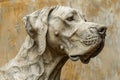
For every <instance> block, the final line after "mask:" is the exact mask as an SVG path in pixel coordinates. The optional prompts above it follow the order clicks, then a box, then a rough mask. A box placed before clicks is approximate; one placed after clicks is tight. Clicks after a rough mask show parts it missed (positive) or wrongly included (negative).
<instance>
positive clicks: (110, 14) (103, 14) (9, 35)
mask: <svg viewBox="0 0 120 80" xmlns="http://www.w3.org/2000/svg"><path fill="white" fill-rule="evenodd" d="M56 4H59V5H71V6H72V7H74V8H77V9H79V10H82V11H83V13H84V14H85V16H86V18H87V20H88V21H94V22H98V23H102V24H105V25H106V26H107V27H108V31H107V37H106V44H105V47H104V49H103V51H102V52H101V54H99V55H98V56H97V57H96V58H93V59H92V60H91V62H90V63H89V64H88V65H85V64H82V63H81V62H80V61H77V62H72V61H70V60H69V61H68V62H67V63H66V65H65V66H64V68H63V71H62V77H61V80H120V0H0V66H2V65H4V64H5V63H6V62H8V61H9V60H10V59H11V58H13V57H14V56H15V55H16V53H17V52H18V50H19V48H20V46H21V44H22V43H23V41H24V39H25V36H26V32H25V30H24V24H23V22H22V17H23V16H24V15H26V14H28V13H30V12H33V11H35V10H37V9H40V8H43V7H45V6H51V5H56Z"/></svg>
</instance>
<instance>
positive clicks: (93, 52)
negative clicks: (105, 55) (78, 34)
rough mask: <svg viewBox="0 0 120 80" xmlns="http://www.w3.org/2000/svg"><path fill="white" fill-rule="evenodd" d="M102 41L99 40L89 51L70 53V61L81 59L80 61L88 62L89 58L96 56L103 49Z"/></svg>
mask: <svg viewBox="0 0 120 80" xmlns="http://www.w3.org/2000/svg"><path fill="white" fill-rule="evenodd" d="M103 47H104V42H101V43H100V44H99V45H98V46H97V47H96V48H95V49H93V50H91V52H87V53H85V54H83V55H70V56H69V57H70V59H71V60H72V61H78V60H79V59H80V60H81V62H82V63H84V64H88V63H89V61H90V59H91V58H93V57H95V56H97V55H98V54H99V53H100V52H101V51H102V49H103Z"/></svg>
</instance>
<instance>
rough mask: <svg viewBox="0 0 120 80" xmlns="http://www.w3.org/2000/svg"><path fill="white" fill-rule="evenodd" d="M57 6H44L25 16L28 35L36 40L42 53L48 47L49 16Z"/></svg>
mask: <svg viewBox="0 0 120 80" xmlns="http://www.w3.org/2000/svg"><path fill="white" fill-rule="evenodd" d="M54 8H55V7H50V8H44V9H42V10H38V11H35V12H33V13H31V14H29V15H27V16H25V17H24V18H23V20H24V22H25V28H26V31H27V33H28V35H29V36H30V37H31V38H32V39H33V40H34V41H36V43H37V45H38V52H39V53H40V54H39V55H41V54H42V53H44V51H45V48H46V33H47V29H48V17H49V15H50V13H51V12H52V11H53V9H54Z"/></svg>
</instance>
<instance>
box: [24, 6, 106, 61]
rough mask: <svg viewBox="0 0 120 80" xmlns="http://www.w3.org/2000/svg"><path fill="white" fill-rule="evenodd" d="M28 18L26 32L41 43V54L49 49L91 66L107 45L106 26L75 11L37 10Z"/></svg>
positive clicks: (54, 8) (64, 8)
mask: <svg viewBox="0 0 120 80" xmlns="http://www.w3.org/2000/svg"><path fill="white" fill-rule="evenodd" d="M24 19H25V24H26V30H27V32H28V34H29V35H30V36H31V38H33V39H34V41H36V42H37V44H38V51H39V52H40V55H41V54H42V53H43V52H44V51H45V48H46V46H49V48H50V49H52V50H53V51H54V52H55V53H56V54H62V55H63V54H64V55H68V56H69V58H70V59H71V60H73V61H76V60H78V59H80V60H81V61H82V62H83V63H88V62H89V60H90V58H92V57H94V56H96V55H97V54H98V53H99V52H100V51H101V50H102V48H103V46H104V39H105V33H106V27H104V26H102V25H100V24H97V23H93V22H86V20H85V19H84V17H83V16H82V15H81V14H80V13H79V12H78V11H77V10H76V9H74V8H70V7H63V6H57V7H51V8H45V9H42V10H41V11H40V10H38V11H36V12H34V13H32V14H30V15H28V16H27V17H25V18H24Z"/></svg>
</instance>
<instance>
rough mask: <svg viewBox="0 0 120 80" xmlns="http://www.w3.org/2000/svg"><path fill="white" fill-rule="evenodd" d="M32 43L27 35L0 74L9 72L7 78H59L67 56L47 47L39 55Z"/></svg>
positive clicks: (48, 79) (50, 79)
mask: <svg viewBox="0 0 120 80" xmlns="http://www.w3.org/2000/svg"><path fill="white" fill-rule="evenodd" d="M33 43H34V42H33V40H32V39H31V38H30V37H29V36H27V38H26V40H25V42H24V43H23V45H22V47H21V49H20V51H19V52H18V54H17V56H16V57H15V58H14V59H13V60H11V61H10V62H9V63H8V64H6V65H5V66H4V67H2V68H1V71H3V72H4V74H1V75H3V76H4V75H5V72H6V74H8V73H9V74H10V75H8V76H7V77H8V80H29V79H30V80H60V73H61V68H62V67H63V65H64V64H65V62H66V61H67V59H68V57H66V56H64V55H58V54H57V53H55V52H54V51H52V50H51V49H49V48H48V47H47V48H46V50H45V52H44V53H43V54H42V55H39V52H38V51H37V46H36V45H35V44H33ZM9 77H11V79H10V78H9ZM0 78H1V77H0ZM5 79H6V77H5Z"/></svg>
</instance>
